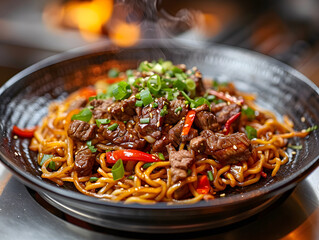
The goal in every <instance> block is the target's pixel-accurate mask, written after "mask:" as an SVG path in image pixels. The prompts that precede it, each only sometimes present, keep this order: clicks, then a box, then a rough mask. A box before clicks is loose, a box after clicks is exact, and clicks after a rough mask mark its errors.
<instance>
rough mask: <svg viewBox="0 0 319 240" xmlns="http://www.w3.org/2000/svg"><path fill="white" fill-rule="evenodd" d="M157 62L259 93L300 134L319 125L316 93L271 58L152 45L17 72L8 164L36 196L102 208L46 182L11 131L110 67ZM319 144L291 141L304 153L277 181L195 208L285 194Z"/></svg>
mask: <svg viewBox="0 0 319 240" xmlns="http://www.w3.org/2000/svg"><path fill="white" fill-rule="evenodd" d="M159 58H163V59H168V60H172V61H173V62H174V63H175V64H178V63H185V64H186V65H187V67H192V66H197V67H198V68H199V69H200V70H201V71H202V73H203V75H204V76H205V77H208V78H216V79H218V80H220V81H232V82H234V83H235V85H236V87H237V88H238V89H239V90H240V91H243V92H248V93H255V94H257V96H258V98H257V104H258V105H260V106H261V107H263V108H266V109H268V110H271V111H273V112H275V113H276V115H277V116H278V117H279V119H281V118H282V116H283V115H288V116H289V118H290V119H291V120H292V121H293V122H294V124H295V129H297V130H301V129H305V128H308V127H310V126H313V125H319V111H318V109H319V96H318V90H317V88H316V87H315V86H314V84H312V83H311V82H310V81H309V80H307V79H306V78H305V77H304V76H303V75H301V74H300V73H298V72H297V71H295V70H293V69H292V68H290V67H288V66H286V65H284V64H281V63H279V62H278V61H276V60H273V59H271V58H268V57H265V56H262V55H259V54H256V53H252V52H248V51H245V50H241V49H235V48H230V47H226V46H219V45H216V46H211V47H210V48H205V49H204V48H200V47H193V46H190V45H185V46H183V45H182V46H181V45H175V44H171V43H166V42H164V43H162V42H157V43H154V42H152V43H143V44H141V45H139V46H135V47H134V48H127V49H117V48H114V47H110V46H109V45H108V44H105V45H103V46H98V47H93V48H90V49H88V48H87V49H82V50H79V51H75V52H69V53H64V54H62V55H58V56H55V57H52V58H50V59H47V60H44V61H42V62H40V63H38V64H36V65H34V66H31V67H30V68H28V69H26V70H24V71H23V72H21V73H19V74H18V75H16V76H15V77H13V78H12V79H11V80H10V81H8V82H7V83H6V84H5V85H4V86H3V87H2V88H1V90H0V116H1V120H0V132H1V137H0V141H1V146H0V154H1V159H2V161H3V162H4V163H5V164H6V165H7V166H8V167H9V168H10V169H11V170H12V171H14V172H15V174H16V175H17V176H18V177H20V178H21V179H22V180H23V181H25V182H26V183H27V184H29V186H31V187H33V188H35V189H36V190H39V189H40V190H43V191H47V192H54V193H56V194H60V195H63V196H66V197H69V198H75V199H81V200H84V201H96V202H98V201H97V200H96V199H91V198H89V197H86V196H82V195H80V194H79V193H70V191H72V192H73V190H74V189H73V188H72V187H71V186H67V188H68V187H69V188H70V189H68V190H65V189H62V188H59V187H57V186H55V184H54V183H52V182H49V181H46V180H42V179H41V177H40V175H41V171H40V169H39V167H38V165H37V163H36V153H34V152H32V151H30V150H29V149H28V145H29V140H28V139H14V138H13V135H12V132H11V130H12V127H13V125H17V126H19V127H30V126H35V125H37V124H39V123H40V121H41V119H42V118H43V117H44V116H45V115H46V113H47V107H48V105H49V103H50V102H52V101H60V100H63V99H64V98H65V97H66V96H67V95H68V94H69V93H71V92H72V91H75V90H77V89H78V88H80V87H82V86H87V85H90V84H93V83H94V82H95V81H97V80H98V79H100V78H103V77H104V76H105V75H106V74H107V71H108V70H109V69H110V68H112V67H116V68H119V69H120V70H125V69H129V68H136V67H137V66H138V64H139V62H141V61H143V60H157V59H159ZM302 117H304V118H305V121H304V122H302V121H301V118H302ZM318 138H319V131H314V132H312V133H311V134H310V135H309V136H307V137H306V138H303V139H301V138H294V139H291V140H289V141H290V142H289V143H291V144H294V145H295V144H300V145H302V146H303V148H302V149H301V150H298V151H296V154H293V153H292V151H291V150H289V149H288V152H289V155H290V160H289V162H288V163H287V164H286V165H284V166H282V167H281V168H280V171H279V172H278V174H277V175H276V176H275V177H274V178H270V177H267V178H266V179H262V180H261V181H260V182H258V183H256V184H254V185H250V186H248V187H245V188H236V189H235V190H234V189H231V190H228V191H227V192H226V197H225V198H220V199H216V201H210V202H200V203H198V204H197V205H196V204H195V206H206V205H210V206H214V205H220V204H230V203H233V202H234V201H237V200H242V199H246V198H253V197H255V196H258V195H262V194H266V193H274V194H275V193H280V192H281V191H285V189H286V188H287V186H288V185H289V184H292V183H296V182H297V181H299V180H301V179H302V178H303V177H305V175H306V173H307V172H308V171H309V169H311V168H312V167H314V166H315V164H316V161H317V159H318V156H319V148H318V142H319V141H318ZM268 176H269V175H268ZM99 203H100V204H111V203H108V202H99ZM160 206H163V204H162V205H160ZM192 207H194V206H192ZM145 208H147V206H145Z"/></svg>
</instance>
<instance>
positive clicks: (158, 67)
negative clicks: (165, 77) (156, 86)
mask: <svg viewBox="0 0 319 240" xmlns="http://www.w3.org/2000/svg"><path fill="white" fill-rule="evenodd" d="M152 70H153V72H157V73H159V74H162V73H163V67H162V65H160V64H159V63H156V64H155V65H154V66H153V67H152Z"/></svg>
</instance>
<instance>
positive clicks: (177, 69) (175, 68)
mask: <svg viewBox="0 0 319 240" xmlns="http://www.w3.org/2000/svg"><path fill="white" fill-rule="evenodd" d="M171 70H172V72H173V73H174V74H176V73H182V72H183V70H182V69H180V68H178V67H176V66H174V67H172V69H171Z"/></svg>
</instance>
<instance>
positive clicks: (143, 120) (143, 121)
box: [140, 118, 150, 124]
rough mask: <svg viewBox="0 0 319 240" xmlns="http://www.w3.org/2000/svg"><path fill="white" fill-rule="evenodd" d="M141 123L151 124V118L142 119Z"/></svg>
mask: <svg viewBox="0 0 319 240" xmlns="http://www.w3.org/2000/svg"><path fill="white" fill-rule="evenodd" d="M140 123H142V124H145V123H150V118H141V119H140Z"/></svg>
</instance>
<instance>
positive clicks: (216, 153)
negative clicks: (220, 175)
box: [190, 130, 251, 165]
mask: <svg viewBox="0 0 319 240" xmlns="http://www.w3.org/2000/svg"><path fill="white" fill-rule="evenodd" d="M203 139H205V141H206V142H204V140H203ZM201 144H203V145H206V147H205V148H203V147H202V146H201ZM190 147H191V149H192V150H194V151H196V152H203V153H205V154H207V155H211V156H213V157H214V158H215V159H216V160H217V161H218V162H219V163H221V164H223V165H227V164H234V163H237V162H240V161H246V160H248V159H249V157H250V156H251V143H250V140H249V139H248V138H247V136H246V135H245V134H244V133H234V134H230V135H223V134H219V133H213V132H212V131H209V130H206V131H205V132H202V133H201V137H198V138H195V139H193V140H192V142H191V144H190Z"/></svg>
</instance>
